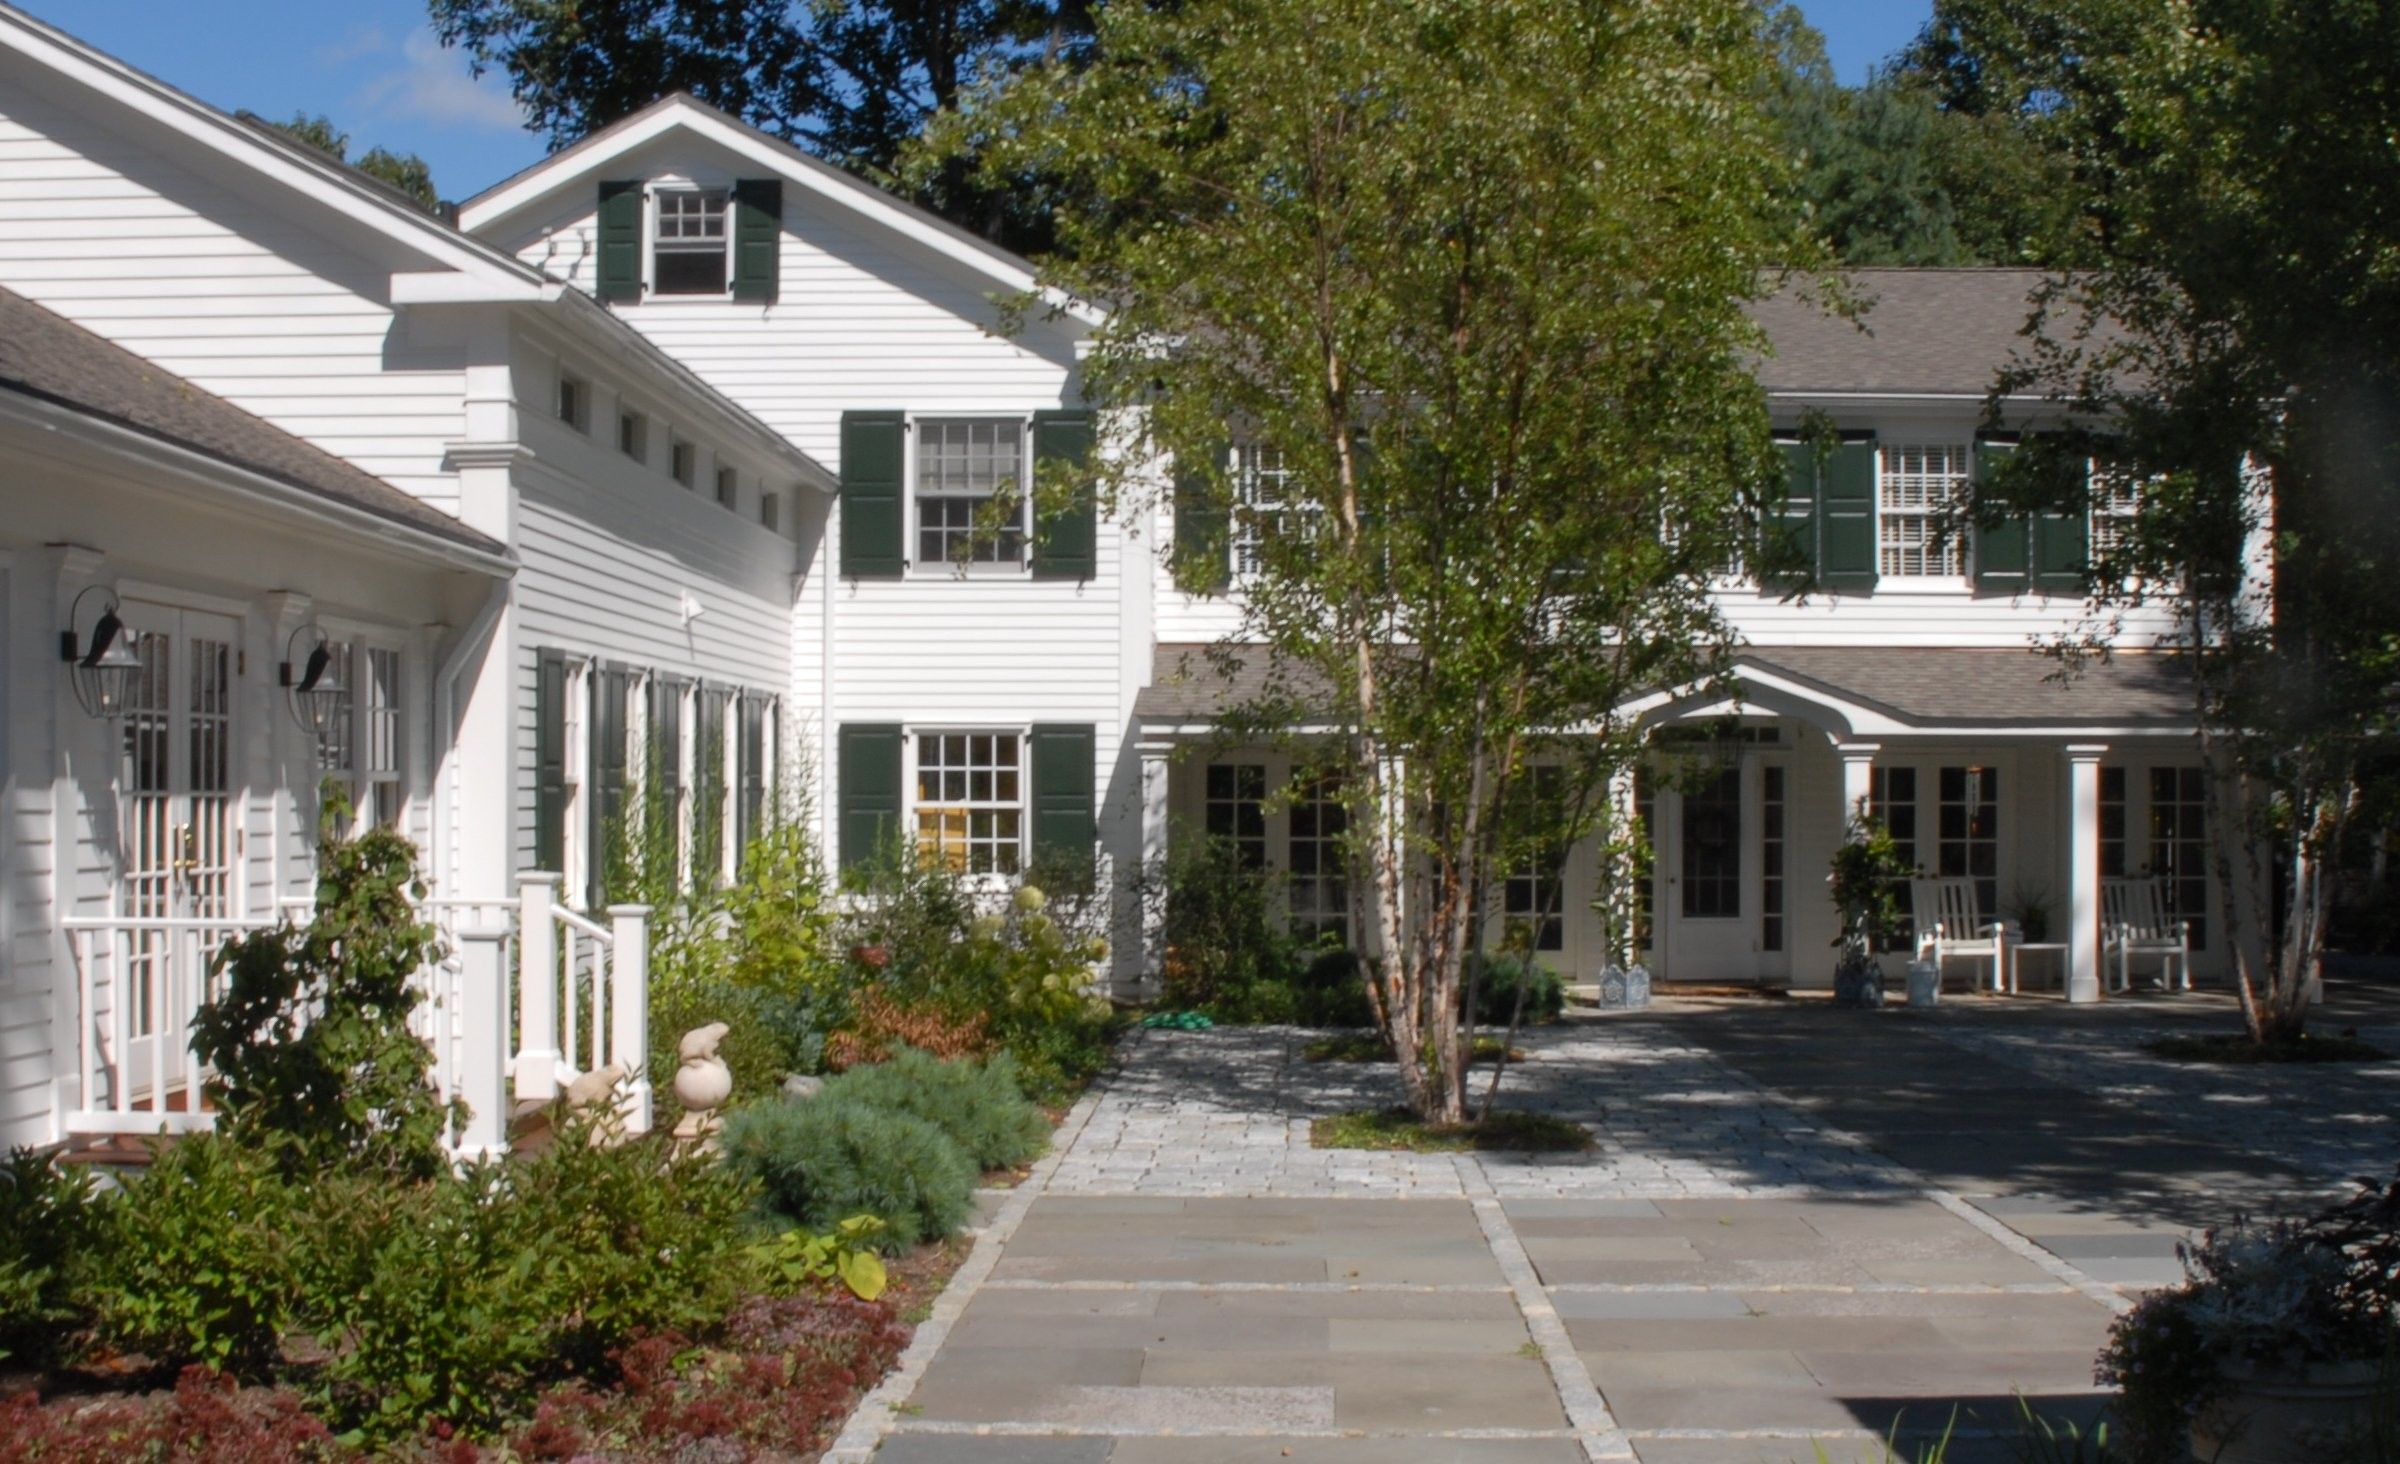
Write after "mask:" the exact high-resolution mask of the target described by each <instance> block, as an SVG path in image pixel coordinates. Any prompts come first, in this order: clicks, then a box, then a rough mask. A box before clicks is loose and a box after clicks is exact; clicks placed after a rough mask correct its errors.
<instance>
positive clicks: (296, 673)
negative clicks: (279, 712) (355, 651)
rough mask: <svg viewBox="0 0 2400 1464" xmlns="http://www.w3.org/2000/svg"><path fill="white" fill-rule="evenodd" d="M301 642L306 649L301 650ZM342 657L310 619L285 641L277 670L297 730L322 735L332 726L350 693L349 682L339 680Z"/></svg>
mask: <svg viewBox="0 0 2400 1464" xmlns="http://www.w3.org/2000/svg"><path fill="white" fill-rule="evenodd" d="M303 642H305V643H306V645H307V650H306V651H305V652H303V651H302V650H301V646H302V644H303ZM342 670H343V667H342V664H341V659H340V658H339V657H337V656H336V655H334V653H333V642H332V641H331V640H330V639H328V638H327V637H326V634H325V632H324V631H322V630H320V629H319V628H318V627H317V626H316V625H315V624H314V623H313V622H312V623H311V624H308V625H303V626H301V627H300V628H299V629H297V630H295V631H293V632H292V635H291V639H289V640H288V641H286V642H284V647H283V665H282V667H281V669H280V670H279V671H278V673H277V680H279V681H280V682H281V683H282V685H283V689H284V693H285V695H286V696H288V697H289V698H290V700H291V706H292V720H293V721H295V722H298V723H299V724H300V730H301V731H303V732H306V733H308V734H310V735H311V736H315V737H322V736H324V735H325V729H326V728H328V727H330V726H332V725H333V718H334V714H335V713H336V712H337V711H339V710H340V708H341V705H342V701H343V699H344V698H345V697H347V696H348V695H349V693H350V687H349V684H348V683H347V682H345V681H343V680H342Z"/></svg>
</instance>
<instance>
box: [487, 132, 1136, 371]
mask: <svg viewBox="0 0 2400 1464" xmlns="http://www.w3.org/2000/svg"><path fill="white" fill-rule="evenodd" d="M676 131H682V132H687V133H690V134H691V135H693V136H695V137H698V138H701V139H703V140H705V141H707V142H710V143H713V144H715V145H716V146H718V147H721V148H724V149H726V150H727V151H729V152H732V153H735V154H737V155H738V156H741V157H743V158H746V159H748V160H749V161H751V162H753V163H756V164H757V165H758V166H760V167H762V168H765V169H767V170H768V171H770V172H772V173H774V174H776V175H777V176H779V177H782V178H786V179H789V180H790V181H791V182H793V183H795V184H797V185H799V186H800V187H801V188H803V189H805V190H807V192H808V193H809V194H810V195H811V196H812V197H815V198H819V199H822V200H824V201H826V202H828V203H832V204H834V205H836V206H838V207H840V208H843V209H846V210H848V211H849V212H851V213H853V214H855V215H858V216H859V217H861V218H864V219H867V220H868V221H870V222H872V223H875V224H877V225H879V226H881V227H883V228H885V229H889V230H891V231H893V232H895V233H898V234H900V235H902V236H904V237H906V238H909V239H912V240H914V241H916V242H917V243H918V244H921V245H923V246H924V247H926V248H927V249H930V250H932V251H933V252H934V253H936V254H939V255H942V256H943V257H945V258H947V259H950V260H952V261H954V262H956V263H958V264H961V265H964V266H965V267H966V268H967V269H968V270H970V271H971V272H973V273H975V274H979V275H981V276H983V277H984V278H985V279H987V280H989V281H991V282H992V283H993V284H995V285H997V286H999V287H1000V288H1001V289H1004V290H1008V291H1011V292H1018V293H1021V292H1026V291H1031V290H1034V289H1036V288H1038V280H1037V275H1036V270H1035V267H1034V265H1033V263H1032V261H1030V260H1028V259H1026V258H1024V257H1023V256H1022V255H1018V254H1013V253H1011V252H1009V251H1008V250H1006V249H1003V248H1001V247H1000V246H999V245H997V244H994V243H992V242H991V241H990V240H988V239H985V238H983V237H982V236H980V235H978V234H975V233H974V232H972V231H970V230H967V229H962V228H960V227H959V226H958V225H956V224H954V223H951V222H950V221H949V220H948V219H945V218H942V217H941V216H940V215H938V214H935V213H933V212H931V211H929V210H927V209H923V208H920V207H918V206H917V205H916V204H913V203H910V202H908V201H907V200H906V199H902V198H897V197H895V196H893V195H892V194H890V193H887V192H885V191H884V190H883V189H881V188H878V187H876V186H875V185H874V184H872V183H870V182H868V181H866V180H865V179H863V178H859V177H856V176H854V175H852V174H850V173H847V172H844V171H843V170H842V169H840V168H837V167H835V166H834V165H833V164H831V163H828V162H826V161H825V160H824V159H822V158H819V157H816V156H814V155H812V154H810V153H808V152H805V151H803V150H802V149H800V148H798V147H796V146H794V145H793V144H791V143H789V142H786V141H784V140H783V139H781V138H778V137H773V136H770V135H768V134H767V133H765V132H762V131H760V130H759V129H758V128H756V127H753V126H751V125H750V124H749V123H747V122H744V121H743V120H742V119H740V118H739V117H736V116H734V115H733V114H731V113H730V112H725V111H721V110H719V109H718V108H715V107H712V106H710V105H709V104H708V103H706V102H704V101H701V100H700V99H699V98H698V97H695V96H693V95H692V94H691V93H690V92H681V91H679V92H671V93H669V94H668V95H666V96H663V97H660V98H659V99H658V100H657V101H655V102H652V103H651V104H650V105H649V106H647V107H644V108H642V109H641V110H640V111H638V112H634V113H632V114H630V115H628V116H625V117H620V118H618V119H617V120H616V121H614V122H611V123H610V124H609V125H608V126H606V127H603V128H601V129H600V130H599V131H597V132H594V133H593V134H591V135H590V136H589V137H586V138H584V139H582V140H581V141H579V142H576V143H574V144H573V145H571V146H568V147H565V148H561V149H560V150H559V151H557V152H555V153H552V154H551V155H550V156H549V157H547V158H544V159H543V160H542V161H540V162H538V163H535V164H534V165H533V166H531V167H529V168H526V169H524V170H522V171H520V172H518V173H517V174H516V175H515V176H513V177H510V178H506V179H503V180H502V181H500V182H498V183H495V184H493V185H492V186H491V187H489V188H487V189H485V190H484V191H483V192H481V193H478V194H476V195H475V196H474V197H473V198H470V199H468V200H467V201H466V202H464V203H462V204H460V205H459V208H458V219H459V227H461V228H463V229H467V230H470V231H472V232H475V233H479V234H480V233H482V232H483V231H485V230H487V229H489V228H491V227H493V226H494V225H496V224H498V223H500V222H501V221H502V220H504V219H507V218H509V217H511V216H513V215H515V214H517V213H520V212H522V211H523V210H525V209H527V208H530V207H532V206H533V205H535V204H537V203H539V202H541V201H542V200H544V199H547V198H549V197H551V196H553V195H555V194H557V193H558V192H560V191H562V190H564V189H566V188H570V187H574V186H576V185H579V184H584V183H595V182H597V181H598V180H599V178H600V175H601V173H602V171H603V170H604V169H606V168H607V167H608V165H609V164H611V163H613V162H614V161H616V160H617V159H618V158H621V157H623V156H625V155H626V154H628V153H631V152H633V151H635V150H636V149H638V148H642V147H645V146H647V145H649V144H650V143H652V142H655V141H656V140H658V139H659V138H661V137H664V136H666V135H667V134H669V133H672V132H676ZM1061 303H1064V302H1061ZM1068 313H1069V314H1071V315H1074V316H1075V317H1076V318H1077V319H1079V320H1082V321H1084V322H1085V323H1087V324H1089V323H1092V322H1094V321H1096V320H1098V318H1099V315H1098V313H1097V312H1096V311H1091V310H1089V309H1088V308H1087V307H1080V306H1077V307H1073V308H1070V309H1069V311H1068Z"/></svg>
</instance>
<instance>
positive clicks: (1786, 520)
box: [1761, 442, 1817, 585]
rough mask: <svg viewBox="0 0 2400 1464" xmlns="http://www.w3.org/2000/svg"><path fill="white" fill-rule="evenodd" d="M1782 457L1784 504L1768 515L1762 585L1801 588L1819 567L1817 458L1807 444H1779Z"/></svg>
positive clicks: (1780, 504) (1812, 577) (1778, 447)
mask: <svg viewBox="0 0 2400 1464" xmlns="http://www.w3.org/2000/svg"><path fill="white" fill-rule="evenodd" d="M1775 447H1776V450H1777V451H1778V452H1780V453H1782V454H1783V500H1782V502H1781V503H1779V504H1777V505H1776V506H1775V507H1774V508H1773V509H1771V510H1770V511H1769V512H1768V513H1767V515H1766V522H1765V524H1764V525H1763V526H1762V528H1763V531H1764V535H1765V539H1766V546H1765V547H1766V551H1767V552H1766V554H1765V555H1764V556H1763V557H1764V559H1765V560H1766V568H1767V573H1766V574H1765V575H1762V576H1761V582H1762V583H1768V582H1772V583H1781V584H1794V583H1797V584H1801V585H1805V584H1808V583H1810V582H1811V581H1812V580H1813V579H1814V578H1815V571H1816V567H1817V454H1816V449H1815V448H1813V447H1810V446H1809V445H1808V444H1807V443H1805V442H1778V443H1777V444H1775Z"/></svg>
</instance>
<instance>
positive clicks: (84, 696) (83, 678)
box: [58, 585, 142, 719]
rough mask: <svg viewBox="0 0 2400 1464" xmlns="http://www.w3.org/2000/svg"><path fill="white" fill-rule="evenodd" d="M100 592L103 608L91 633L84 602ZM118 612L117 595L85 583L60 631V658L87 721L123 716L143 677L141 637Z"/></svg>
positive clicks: (69, 609) (101, 586) (94, 621)
mask: <svg viewBox="0 0 2400 1464" xmlns="http://www.w3.org/2000/svg"><path fill="white" fill-rule="evenodd" d="M95 594H96V595H98V596H100V597H101V598H100V604H99V606H98V613H97V614H96V615H95V616H94V617H93V618H92V620H91V622H90V628H89V630H88V631H87V630H86V629H85V628H84V625H85V622H84V602H85V601H87V600H89V599H91V597H92V596H93V595H95ZM117 608H118V607H117V592H116V591H114V590H112V589H110V588H108V586H106V585H86V586H85V587H84V590H83V593H81V594H79V595H77V596H76V597H75V603H74V604H73V605H72V606H70V607H69V608H68V610H67V628H66V629H65V630H62V631H60V632H59V633H58V659H59V660H60V661H61V662H63V663H65V665H66V668H67V681H68V684H70V685H71V686H73V687H74V688H75V701H76V703H77V704H78V705H80V706H81V707H82V708H83V713H84V715H85V716H87V717H107V718H111V719H114V718H116V717H118V716H121V715H123V713H124V711H125V708H126V706H127V705H128V704H129V703H130V702H131V701H132V700H133V689H134V686H135V684H136V682H137V680H138V679H139V678H140V676H141V674H142V652H141V639H142V633H141V632H140V631H138V630H135V629H134V628H133V627H131V626H129V625H127V624H126V623H125V622H124V621H123V620H121V619H119V618H118V616H117Z"/></svg>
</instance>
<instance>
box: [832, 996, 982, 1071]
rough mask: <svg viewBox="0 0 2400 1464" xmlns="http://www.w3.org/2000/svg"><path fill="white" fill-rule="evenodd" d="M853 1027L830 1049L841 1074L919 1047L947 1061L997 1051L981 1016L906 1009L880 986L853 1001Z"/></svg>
mask: <svg viewBox="0 0 2400 1464" xmlns="http://www.w3.org/2000/svg"><path fill="white" fill-rule="evenodd" d="M851 1012H852V1016H851V1023H852V1025H851V1026H850V1027H849V1028H847V1029H846V1030H844V1031H840V1032H836V1033H834V1034H833V1037H832V1038H831V1040H829V1041H828V1042H827V1043H826V1045H825V1065H826V1066H827V1067H828V1068H831V1069H832V1070H833V1071H835V1072H837V1073H844V1072H848V1071H850V1069H852V1068H857V1067H867V1066H870V1065H872V1064H875V1063H879V1062H888V1061H890V1060H891V1057H892V1054H893V1053H895V1052H898V1051H904V1050H909V1049H914V1050H915V1051H918V1052H924V1053H929V1054H931V1055H932V1056H934V1057H937V1058H941V1059H942V1060H944V1061H954V1060H957V1059H961V1058H969V1057H975V1056H978V1055H980V1054H982V1053H986V1052H989V1051H991V1050H992V1042H991V1039H990V1038H989V1037H988V1036H986V1035H985V1034H984V1030H983V1029H984V1018H983V1016H982V1015H981V1014H980V1013H977V1014H973V1015H968V1016H959V1017H954V1016H951V1015H950V1014H949V1013H948V1012H945V1011H943V1010H942V1009H941V1008H939V1007H934V1006H927V1005H917V1006H904V1005H902V1004H901V1003H900V1002H899V1001H898V1000H897V999H896V998H894V997H893V996H892V995H891V994H890V993H889V992H887V991H885V990H884V989H883V988H882V987H880V986H872V985H870V986H864V987H861V988H860V989H859V991H858V994H857V996H856V998H855V999H854V1000H853V1001H852V1003H851Z"/></svg>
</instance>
